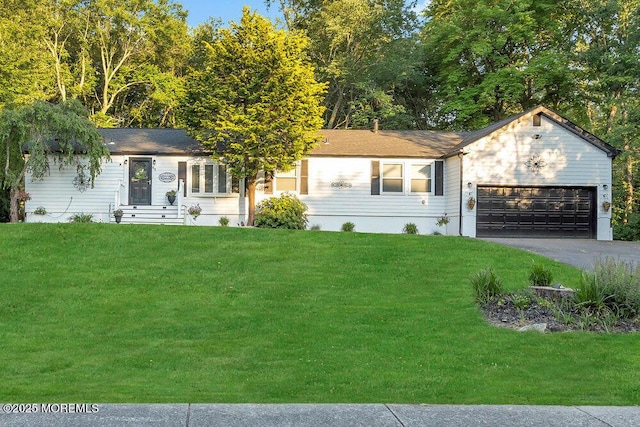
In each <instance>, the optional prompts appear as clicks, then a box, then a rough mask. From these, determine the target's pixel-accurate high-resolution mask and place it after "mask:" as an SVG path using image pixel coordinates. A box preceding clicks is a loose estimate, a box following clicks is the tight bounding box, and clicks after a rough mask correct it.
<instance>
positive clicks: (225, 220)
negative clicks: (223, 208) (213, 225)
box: [218, 216, 229, 227]
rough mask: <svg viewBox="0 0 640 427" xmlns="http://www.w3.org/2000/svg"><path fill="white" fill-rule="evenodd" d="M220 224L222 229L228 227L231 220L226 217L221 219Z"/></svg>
mask: <svg viewBox="0 0 640 427" xmlns="http://www.w3.org/2000/svg"><path fill="white" fill-rule="evenodd" d="M218 224H220V227H226V226H228V225H229V218H227V217H226V216H223V217H221V218H220V219H219V220H218Z"/></svg>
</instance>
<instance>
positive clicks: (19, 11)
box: [0, 0, 54, 108]
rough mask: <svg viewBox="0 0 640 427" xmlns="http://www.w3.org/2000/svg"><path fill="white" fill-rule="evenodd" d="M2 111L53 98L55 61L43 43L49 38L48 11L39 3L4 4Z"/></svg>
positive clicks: (0, 10) (6, 0) (0, 16)
mask: <svg viewBox="0 0 640 427" xmlns="http://www.w3.org/2000/svg"><path fill="white" fill-rule="evenodd" d="M0 4H1V6H2V7H0V108H1V107H2V106H4V105H6V104H21V105H25V104H29V103H32V102H34V101H35V100H42V99H47V98H49V97H50V96H51V95H52V94H53V93H54V89H53V81H52V79H51V76H50V74H49V70H50V68H51V61H50V60H49V57H48V55H47V52H46V51H45V49H44V48H43V45H42V43H40V41H41V40H42V39H43V37H44V36H45V34H46V11H45V9H44V7H43V6H42V4H41V1H39V0H3V1H2V3H0Z"/></svg>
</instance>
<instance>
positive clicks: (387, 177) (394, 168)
mask: <svg viewBox="0 0 640 427" xmlns="http://www.w3.org/2000/svg"><path fill="white" fill-rule="evenodd" d="M403 171H404V165H403V164H402V163H385V164H384V165H383V166H382V192H383V193H402V192H404V185H403V184H404V175H403Z"/></svg>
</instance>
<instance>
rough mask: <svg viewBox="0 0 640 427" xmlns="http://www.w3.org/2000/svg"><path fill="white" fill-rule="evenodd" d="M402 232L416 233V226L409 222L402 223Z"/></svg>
mask: <svg viewBox="0 0 640 427" xmlns="http://www.w3.org/2000/svg"><path fill="white" fill-rule="evenodd" d="M402 232H403V233H404V234H418V226H417V225H415V224H414V223H412V222H410V223H408V224H405V225H404V227H403V228H402Z"/></svg>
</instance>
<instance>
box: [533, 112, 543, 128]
mask: <svg viewBox="0 0 640 427" xmlns="http://www.w3.org/2000/svg"><path fill="white" fill-rule="evenodd" d="M533 125H534V126H541V125H542V116H541V115H540V114H536V115H535V116H533Z"/></svg>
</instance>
